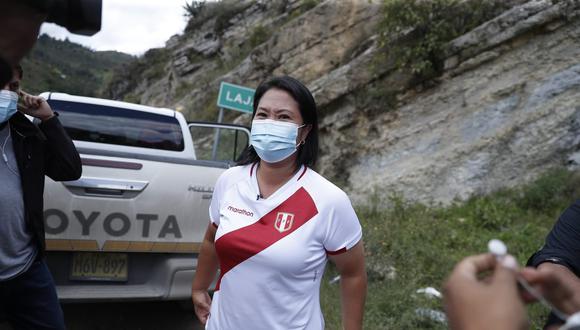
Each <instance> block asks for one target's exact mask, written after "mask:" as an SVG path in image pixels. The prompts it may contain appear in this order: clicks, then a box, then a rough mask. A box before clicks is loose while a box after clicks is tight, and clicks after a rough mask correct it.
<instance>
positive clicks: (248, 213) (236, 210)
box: [228, 206, 254, 217]
mask: <svg viewBox="0 0 580 330" xmlns="http://www.w3.org/2000/svg"><path fill="white" fill-rule="evenodd" d="M228 210H229V211H232V212H234V213H238V214H242V215H245V216H248V217H253V216H254V212H250V211H247V210H244V209H239V208H237V207H233V206H228Z"/></svg>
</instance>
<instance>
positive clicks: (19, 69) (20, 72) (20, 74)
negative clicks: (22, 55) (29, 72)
mask: <svg viewBox="0 0 580 330" xmlns="http://www.w3.org/2000/svg"><path fill="white" fill-rule="evenodd" d="M14 70H16V72H17V73H18V79H22V78H23V77H24V70H23V69H22V65H20V64H16V65H15V66H14Z"/></svg>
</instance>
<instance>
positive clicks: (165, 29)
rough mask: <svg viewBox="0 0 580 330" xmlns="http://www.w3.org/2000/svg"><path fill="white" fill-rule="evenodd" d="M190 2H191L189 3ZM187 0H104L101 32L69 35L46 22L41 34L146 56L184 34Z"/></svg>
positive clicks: (99, 48)
mask: <svg viewBox="0 0 580 330" xmlns="http://www.w3.org/2000/svg"><path fill="white" fill-rule="evenodd" d="M188 2H191V1H190V0H188ZM185 3H186V0H103V15H102V23H101V31H100V32H98V33H97V34H95V35H94V36H92V37H86V36H81V35H76V34H71V33H69V32H68V31H67V30H66V29H64V28H62V27H60V26H58V25H56V24H52V23H44V24H43V25H42V28H41V33H46V34H48V35H50V36H52V37H53V38H57V39H61V40H62V39H65V38H68V39H69V40H70V41H72V42H76V43H79V44H82V45H85V46H87V47H89V48H91V49H94V50H116V51H120V52H123V53H128V54H132V55H142V54H143V53H144V52H145V51H147V50H148V49H151V48H155V47H163V46H164V45H165V42H166V41H167V40H168V39H169V38H170V37H171V36H173V35H174V34H180V33H182V32H183V29H184V28H185V25H186V23H187V19H186V18H185V17H184V16H183V14H184V12H185V10H184V9H183V6H184V5H185Z"/></svg>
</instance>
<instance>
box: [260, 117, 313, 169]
mask: <svg viewBox="0 0 580 330" xmlns="http://www.w3.org/2000/svg"><path fill="white" fill-rule="evenodd" d="M300 127H302V126H298V125H296V124H294V123H289V122H283V121H276V120H271V119H259V120H254V121H253V122H252V132H251V137H250V144H251V145H252V146H253V147H254V150H256V153H257V154H258V156H260V159H262V160H263V161H265V162H267V163H276V162H279V161H282V160H284V159H286V158H288V157H290V155H292V154H293V153H295V152H296V137H298V128H300Z"/></svg>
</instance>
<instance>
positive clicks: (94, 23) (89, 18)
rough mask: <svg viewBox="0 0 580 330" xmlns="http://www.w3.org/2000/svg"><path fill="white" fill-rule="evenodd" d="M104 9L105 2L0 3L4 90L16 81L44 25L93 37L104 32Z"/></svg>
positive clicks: (29, 0)
mask: <svg viewBox="0 0 580 330" xmlns="http://www.w3.org/2000/svg"><path fill="white" fill-rule="evenodd" d="M101 9H102V0H0V86H4V85H5V84H6V83H7V82H8V81H9V80H10V79H11V78H12V68H13V67H14V66H15V65H17V64H18V63H19V62H20V60H21V59H22V58H23V57H24V56H25V55H26V54H27V53H28V51H29V50H30V49H31V48H32V46H33V45H34V43H35V42H36V38H37V37H38V32H39V30H40V25H41V24H42V23H43V22H44V21H47V22H53V23H56V24H58V25H60V26H63V27H65V28H67V29H68V30H69V31H70V32H72V33H77V34H83V35H93V34H95V33H97V32H98V31H99V30H100V29H101Z"/></svg>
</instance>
